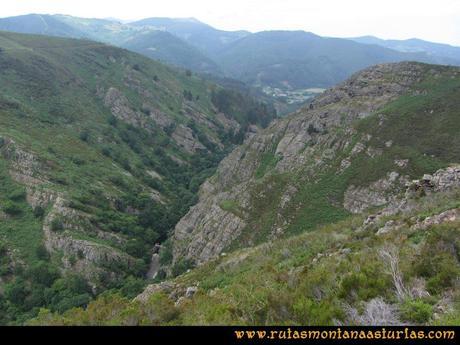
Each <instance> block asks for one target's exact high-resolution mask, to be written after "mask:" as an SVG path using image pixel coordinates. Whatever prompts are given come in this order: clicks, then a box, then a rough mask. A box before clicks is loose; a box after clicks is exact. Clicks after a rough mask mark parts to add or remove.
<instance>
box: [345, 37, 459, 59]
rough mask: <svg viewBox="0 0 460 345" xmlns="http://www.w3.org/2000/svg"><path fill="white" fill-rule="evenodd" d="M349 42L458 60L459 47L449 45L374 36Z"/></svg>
mask: <svg viewBox="0 0 460 345" xmlns="http://www.w3.org/2000/svg"><path fill="white" fill-rule="evenodd" d="M351 40H353V41H355V42H358V43H364V44H375V45H379V46H382V47H385V48H389V49H393V50H397V51H401V52H407V53H426V54H427V55H430V56H434V57H438V58H440V59H445V58H448V59H453V60H457V63H458V60H459V57H460V47H454V46H451V45H449V44H441V43H433V42H428V41H424V40H420V39H418V38H411V39H408V40H382V39H380V38H378V37H374V36H362V37H355V38H351Z"/></svg>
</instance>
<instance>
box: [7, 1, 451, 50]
mask: <svg viewBox="0 0 460 345" xmlns="http://www.w3.org/2000/svg"><path fill="white" fill-rule="evenodd" d="M0 1H1V2H2V3H1V5H0V17H9V16H15V15H21V14H29V13H40V14H69V15H73V16H79V17H91V18H119V19H122V20H136V19H141V18H147V17H175V18H179V17H194V18H196V19H198V20H201V21H203V22H205V23H207V24H210V25H212V26H214V27H216V28H218V29H222V30H248V31H251V32H257V31H263V30H305V31H310V32H313V33H315V34H318V35H321V36H330V37H356V36H363V35H373V36H377V37H380V38H384V39H407V38H414V37H417V38H421V39H425V40H429V41H434V42H440V43H448V44H452V45H456V46H460V0H385V1H376V0H374V1H372V0H315V1H311V0H227V1H223V0H188V1H187V0H161V1H158V0H125V1H120V0H111V1H109V0H0Z"/></svg>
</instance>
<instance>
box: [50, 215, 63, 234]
mask: <svg viewBox="0 0 460 345" xmlns="http://www.w3.org/2000/svg"><path fill="white" fill-rule="evenodd" d="M50 226H51V230H53V231H61V230H64V223H63V221H62V219H61V218H54V219H53V220H52V221H51V224H50Z"/></svg>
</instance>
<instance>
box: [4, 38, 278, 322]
mask: <svg viewBox="0 0 460 345" xmlns="http://www.w3.org/2000/svg"><path fill="white" fill-rule="evenodd" d="M225 92H226V91H225V90H223V89H222V88H221V87H218V86H216V85H214V84H212V83H209V82H207V81H205V80H203V79H201V78H199V77H197V76H194V75H191V74H189V73H185V71H180V70H176V69H173V68H170V67H167V66H164V65H162V64H160V63H158V62H155V61H153V60H150V59H148V58H145V57H142V56H140V55H137V54H135V53H130V52H128V51H126V50H122V49H119V48H115V47H111V46H107V45H105V44H100V43H97V42H93V41H87V40H76V39H64V38H51V37H46V36H38V35H34V36H32V35H24V34H14V33H6V32H0V180H1V184H0V252H1V262H0V264H1V265H0V323H2V324H3V323H9V322H13V323H14V322H21V321H22V320H24V319H26V318H30V317H31V316H33V315H36V313H37V312H38V309H39V308H40V307H44V306H47V307H49V308H51V309H52V310H56V311H57V310H60V311H64V310H66V309H68V308H70V307H72V306H78V305H84V304H86V303H87V302H88V301H89V300H90V299H91V298H92V297H93V296H94V295H95V294H98V293H100V292H101V291H104V290H105V289H109V288H121V287H122V286H125V285H126V284H128V290H129V289H130V288H129V287H132V290H131V292H130V293H128V295H129V294H133V292H132V291H137V292H138V290H139V287H140V288H142V285H143V284H144V277H145V274H146V273H147V271H148V265H149V263H150V259H151V256H152V254H153V253H154V252H155V244H157V243H161V242H163V241H165V240H166V239H167V238H168V237H169V235H170V230H171V229H172V228H173V227H174V225H175V224H176V223H177V221H178V220H179V219H180V217H181V216H183V215H184V214H185V213H186V212H187V211H188V209H189V207H190V205H192V204H194V203H195V202H196V194H197V191H198V187H199V185H200V184H201V183H202V181H203V180H204V179H205V178H206V177H208V176H210V175H211V174H212V173H213V172H214V170H215V167H216V166H217V163H218V162H219V160H220V159H222V157H223V156H224V155H225V153H226V152H227V151H228V150H229V149H230V148H231V147H232V146H233V145H235V144H236V143H239V142H240V141H241V139H242V138H243V137H244V136H245V133H246V131H247V129H248V128H251V130H255V128H256V127H255V126H256V125H258V124H259V123H262V122H263V123H268V122H269V121H270V118H266V117H267V116H268V117H269V116H273V113H270V112H266V111H265V110H266V108H265V106H263V105H262V104H260V103H258V102H257V101H255V100H252V99H250V98H247V97H245V96H243V95H236V96H238V98H237V100H238V102H233V99H229V100H228V102H227V103H226V107H225V111H219V110H218V108H219V107H218V106H219V103H216V99H218V96H219V95H220V94H222V93H224V94H225ZM232 95H234V93H232ZM236 96H235V97H236ZM215 103H216V104H217V105H216V104H215Z"/></svg>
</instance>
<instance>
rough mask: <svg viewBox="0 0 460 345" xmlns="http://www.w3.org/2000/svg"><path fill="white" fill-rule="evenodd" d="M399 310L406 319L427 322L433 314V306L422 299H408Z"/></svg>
mask: <svg viewBox="0 0 460 345" xmlns="http://www.w3.org/2000/svg"><path fill="white" fill-rule="evenodd" d="M399 312H400V314H401V317H402V319H403V320H405V321H410V322H415V323H426V322H428V321H429V320H430V318H431V316H432V315H433V306H431V305H429V304H428V303H425V302H423V301H422V300H407V301H405V302H404V303H403V304H402V305H401V307H400V309H399Z"/></svg>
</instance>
